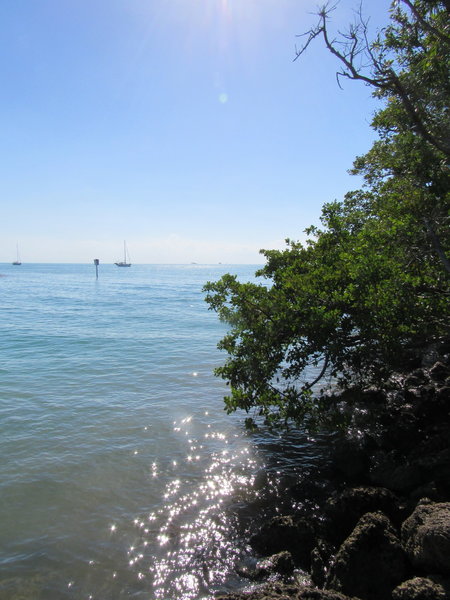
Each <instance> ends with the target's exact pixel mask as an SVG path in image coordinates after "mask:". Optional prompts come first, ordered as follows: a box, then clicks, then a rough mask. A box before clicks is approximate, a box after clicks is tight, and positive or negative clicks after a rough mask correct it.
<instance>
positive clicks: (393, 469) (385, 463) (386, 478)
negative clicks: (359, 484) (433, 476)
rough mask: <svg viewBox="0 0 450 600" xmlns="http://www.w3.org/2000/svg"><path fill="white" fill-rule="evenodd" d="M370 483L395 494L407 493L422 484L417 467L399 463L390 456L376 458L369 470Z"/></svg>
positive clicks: (404, 462)
mask: <svg viewBox="0 0 450 600" xmlns="http://www.w3.org/2000/svg"><path fill="white" fill-rule="evenodd" d="M370 481H371V483H372V484H373V485H375V486H379V487H384V488H387V489H389V490H392V491H394V492H397V493H408V492H409V491H412V490H414V489H416V488H418V487H419V486H420V485H422V484H423V483H424V482H423V478H422V470H421V468H420V466H419V465H417V464H414V463H408V462H407V461H404V460H403V461H401V460H400V459H398V458H397V457H395V456H394V455H390V454H385V455H380V456H379V457H378V460H377V461H376V462H375V463H374V464H373V466H372V467H371V469H370Z"/></svg>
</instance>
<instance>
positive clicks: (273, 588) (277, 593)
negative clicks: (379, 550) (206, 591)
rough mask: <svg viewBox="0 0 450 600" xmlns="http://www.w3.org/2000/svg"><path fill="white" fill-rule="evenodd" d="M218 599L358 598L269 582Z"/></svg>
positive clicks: (310, 599)
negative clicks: (257, 587)
mask: <svg viewBox="0 0 450 600" xmlns="http://www.w3.org/2000/svg"><path fill="white" fill-rule="evenodd" d="M215 598H216V600H357V599H354V598H353V599H352V598H349V597H348V596H345V595H344V594H340V593H339V592H335V591H327V590H318V589H316V588H312V587H308V586H302V585H294V584H281V583H279V584H277V583H275V584H268V585H266V586H264V587H262V588H260V589H258V590H254V591H251V592H242V593H237V594H226V595H225V596H221V595H220V596H216V597H215Z"/></svg>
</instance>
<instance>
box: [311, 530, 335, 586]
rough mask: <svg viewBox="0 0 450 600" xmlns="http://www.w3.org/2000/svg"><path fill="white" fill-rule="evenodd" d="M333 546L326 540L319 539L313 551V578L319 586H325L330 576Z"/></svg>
mask: <svg viewBox="0 0 450 600" xmlns="http://www.w3.org/2000/svg"><path fill="white" fill-rule="evenodd" d="M332 555H333V547H332V546H330V544H328V543H327V542H325V541H324V540H318V542H317V546H316V547H315V548H313V550H312V551H311V569H310V574H311V580H312V582H313V583H314V584H315V585H317V586H318V587H319V588H323V587H324V585H325V582H326V580H327V577H328V573H329V568H330V562H331V559H332Z"/></svg>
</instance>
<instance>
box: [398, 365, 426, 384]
mask: <svg viewBox="0 0 450 600" xmlns="http://www.w3.org/2000/svg"><path fill="white" fill-rule="evenodd" d="M428 381H429V379H428V376H427V374H426V373H425V371H424V369H415V370H414V371H412V372H411V373H410V374H409V375H408V376H407V377H406V378H405V380H404V385H405V387H417V386H419V385H424V384H425V383H428Z"/></svg>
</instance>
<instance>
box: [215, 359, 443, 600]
mask: <svg viewBox="0 0 450 600" xmlns="http://www.w3.org/2000/svg"><path fill="white" fill-rule="evenodd" d="M423 363H424V366H422V367H420V368H417V369H415V370H413V371H411V372H409V373H407V374H403V375H402V376H397V378H396V379H395V382H394V381H393V382H392V384H391V385H390V386H389V391H387V392H379V391H374V390H369V391H366V392H359V393H355V392H354V391H352V390H347V391H345V392H343V393H342V394H341V395H339V396H336V404H340V407H341V410H345V411H351V415H352V423H351V428H350V430H349V431H348V432H347V434H346V435H343V436H341V437H340V438H339V439H337V440H336V441H335V442H334V444H333V448H332V452H331V464H330V465H329V466H328V467H327V466H325V467H324V469H322V470H320V469H318V470H317V472H316V473H314V474H313V475H312V479H311V480H305V481H302V482H299V484H298V485H294V486H292V487H291V488H290V489H289V490H286V493H287V494H290V495H291V496H292V498H293V499H298V500H299V501H300V502H299V506H298V508H297V509H296V510H292V511H288V512H282V513H281V514H278V515H277V516H274V517H271V518H268V519H267V520H266V521H265V522H263V524H262V526H261V527H259V529H258V530H257V531H256V532H255V533H254V534H253V535H251V536H250V539H249V540H248V543H249V545H250V546H251V548H252V549H253V551H254V552H255V553H256V555H257V557H258V559H257V562H256V563H255V561H253V563H252V561H251V560H249V561H248V563H247V564H242V565H238V566H237V568H236V572H237V573H238V574H239V575H240V576H241V577H244V578H246V579H247V580H248V582H249V586H248V588H247V591H245V590H244V591H240V592H234V593H231V594H216V596H215V598H217V599H218V600H219V599H220V600H271V599H272V598H273V599H278V600H281V599H284V598H298V599H305V600H306V599H308V600H309V599H311V600H312V599H314V600H322V599H323V600H325V599H328V600H347V599H350V598H351V599H352V600H355V599H359V600H434V599H436V600H444V599H445V598H450V354H441V355H440V356H435V357H434V360H433V361H431V362H430V361H429V360H428V362H427V361H426V360H425V359H424V360H423ZM280 505H281V502H280ZM275 508H276V507H275Z"/></svg>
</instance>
